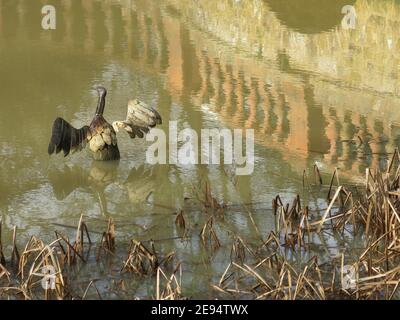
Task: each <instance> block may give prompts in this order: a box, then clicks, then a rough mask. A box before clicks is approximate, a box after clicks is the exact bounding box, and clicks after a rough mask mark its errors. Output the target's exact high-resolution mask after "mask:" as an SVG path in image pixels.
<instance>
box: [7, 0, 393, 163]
mask: <svg viewBox="0 0 400 320" xmlns="http://www.w3.org/2000/svg"><path fill="white" fill-rule="evenodd" d="M72 1H73V0H63V1H61V5H60V6H61V8H59V9H58V10H62V12H63V15H64V17H72V16H74V15H75V13H76V11H80V12H81V14H82V17H83V19H84V20H83V21H82V22H81V23H82V26H80V27H81V28H84V30H86V31H85V33H84V34H83V35H76V34H75V33H74V28H73V27H74V26H73V22H74V21H73V19H67V18H64V19H63V24H64V26H63V27H61V28H60V30H57V31H56V32H59V34H56V35H58V36H60V38H61V39H62V41H63V45H70V46H71V47H73V48H74V50H76V52H77V53H79V50H81V52H82V54H84V55H87V56H89V57H92V56H93V57H96V56H97V55H105V56H106V57H109V58H111V59H113V61H114V60H116V61H118V62H120V63H121V64H122V65H127V66H130V65H131V64H134V65H135V67H137V68H141V69H142V71H144V72H147V73H151V74H152V75H155V76H157V77H159V78H160V79H162V81H160V86H165V88H166V89H167V91H168V92H169V94H170V95H171V97H172V99H173V100H175V101H176V102H181V103H182V101H183V99H184V100H185V102H187V101H190V102H191V104H192V105H193V106H194V107H199V106H200V105H201V104H203V103H208V104H210V106H211V109H212V111H214V112H215V113H216V114H218V116H219V117H220V119H221V120H222V121H223V122H224V124H225V125H227V126H228V127H231V128H254V129H255V134H256V139H257V143H259V144H262V145H264V146H267V147H269V148H274V149H276V150H278V151H279V152H281V153H282V155H284V157H287V158H288V159H289V158H292V159H293V160H292V161H293V164H294V165H296V166H298V165H299V160H300V161H304V166H305V161H306V160H307V158H314V157H315V156H316V155H317V156H320V157H322V156H321V153H324V155H323V158H324V159H326V161H328V162H330V163H331V165H332V167H334V166H336V165H341V164H342V163H344V162H346V166H347V167H350V168H352V167H353V166H357V163H359V162H358V161H357V156H356V155H357V152H359V151H357V150H356V151H355V150H354V145H353V144H351V143H350V142H343V140H348V141H357V139H358V136H360V137H361V138H362V140H363V141H364V140H365V141H369V140H371V141H370V143H369V144H368V147H369V150H370V152H372V153H373V154H374V155H373V156H372V162H373V164H377V163H378V160H379V154H381V153H384V152H390V151H391V150H393V147H394V146H395V143H394V139H395V138H396V137H397V134H398V133H397V131H396V130H394V129H393V128H394V126H393V119H400V118H399V117H400V114H398V113H399V112H400V111H398V110H400V109H399V108H393V106H396V105H398V104H399V99H398V97H396V96H393V95H390V94H386V95H382V94H381V92H380V91H387V92H389V93H390V92H396V90H398V89H397V88H398V87H400V86H397V87H396V86H394V84H395V83H397V82H398V80H397V79H396V77H395V76H396V72H395V71H394V70H392V66H393V63H396V61H397V60H396V57H394V55H395V54H394V52H395V51H396V50H395V49H396V48H397V43H396V41H395V40H393V43H392V48H393V50H392V51H390V50H389V51H388V50H386V49H384V45H385V44H384V43H381V40H380V38H379V37H381V36H382V34H385V35H388V36H391V35H393V36H394V35H395V34H397V32H398V28H397V22H396V19H397V17H396V16H395V15H394V14H391V16H390V17H389V18H388V19H387V21H385V24H384V26H383V27H382V26H381V25H380V26H379V27H377V25H376V24H379V23H381V22H382V21H381V20H380V18H379V17H381V16H380V15H382V14H384V12H385V11H384V9H382V8H383V7H384V5H383V4H381V5H378V4H376V3H377V2H371V1H368V0H362V1H359V2H357V11H358V14H359V17H360V22H359V23H360V24H361V25H365V26H366V28H367V29H366V33H365V37H366V39H370V40H371V42H362V41H364V40H362V39H361V38H355V36H354V35H352V33H349V32H347V33H345V32H344V31H342V30H337V31H334V32H331V33H324V34H319V35H313V36H310V35H301V34H298V33H296V32H294V31H291V30H289V29H288V28H286V27H284V26H282V25H281V24H280V23H279V20H277V19H276V18H274V13H272V12H270V11H268V8H267V7H266V6H264V5H262V3H263V2H261V1H249V2H247V3H248V4H247V5H246V6H245V7H244V8H243V7H241V6H243V5H244V4H243V3H244V2H241V3H240V4H239V5H237V7H233V5H232V3H234V2H232V1H227V0H226V1H225V0H221V1H205V0H200V1H196V2H193V1H188V0H182V1H181V0H180V1H178V0H168V1H166V3H167V4H169V5H173V8H175V9H173V8H172V9H171V8H169V7H167V6H165V3H163V4H160V3H158V2H157V1H145V0H140V1H135V2H132V3H133V4H135V5H132V6H131V4H130V3H131V2H130V1H123V2H119V1H93V2H92V1H88V2H86V1H80V2H79V3H78V4H76V3H75V5H72ZM366 3H368V4H370V5H369V6H368V7H367V6H365V5H364V4H366ZM77 6H81V7H77ZM1 8H2V6H0V10H1ZM242 9H243V10H242ZM394 9H395V10H394V11H395V12H399V13H400V7H399V6H398V5H394ZM99 10H100V11H101V12H102V14H103V15H104V17H102V18H101V19H99V14H98V12H99ZM239 10H240V14H239ZM17 11H18V12H19V14H21V16H23V14H24V13H23V12H24V4H23V2H22V1H20V2H19V4H18V9H17ZM2 14H4V12H2V11H0V22H1V21H3V20H2ZM16 21H20V22H21V21H23V19H21V18H19V19H17V20H16ZM16 23H18V22H16ZM0 25H2V24H1V23H0ZM235 25H236V27H233V26H235ZM376 27H377V28H376ZM205 28H207V30H206V31H207V33H205V32H204V30H205ZM382 28H384V29H382ZM104 30H106V33H107V36H104V34H103V33H104ZM374 30H378V31H379V32H381V33H376V34H374V32H378V31H374ZM23 31H24V28H19V29H18V32H19V34H18V37H20V38H22V39H23V38H24V37H27V35H25V34H24V32H23ZM383 31H385V32H386V31H387V32H386V33H383ZM395 31H396V33H395ZM100 33H101V34H100ZM235 35H236V37H235ZM237 35H239V36H237ZM82 36H83V37H84V38H83V43H84V45H83V46H77V45H76V43H77V39H80V38H79V37H82ZM1 37H2V30H0V38H1ZM215 38H217V39H218V38H220V39H223V40H226V42H225V43H224V42H221V41H216V40H215ZM43 41H44V40H43ZM45 41H52V40H51V39H50V40H49V39H48V38H45ZM229 43H233V44H234V46H232V45H230V44H229ZM385 43H386V42H385ZM386 44H387V43H386ZM123 45H126V48H127V49H125V47H124V46H123ZM361 45H364V47H363V48H365V50H364V49H363V50H361V49H360V47H361ZM237 47H241V48H242V49H243V50H239V51H238V50H236V48H237ZM282 50H284V52H285V54H286V55H287V57H288V61H289V62H288V63H289V66H285V67H283V66H281V65H277V64H276V60H277V57H278V55H281V54H282ZM254 54H257V55H258V58H255V57H254ZM349 56H351V57H353V58H352V59H350V58H349ZM389 57H390V58H393V57H394V60H393V61H392V60H391V61H392V62H390V63H389V64H387V66H386V67H384V66H385V63H386V60H385V59H389ZM296 67H298V68H296ZM300 67H301V68H300ZM349 70H350V71H351V72H350V71H349ZM310 71H311V72H310ZM391 72H392V73H393V75H391V76H389V74H390V73H391ZM354 79H357V80H361V81H360V82H359V81H354ZM335 80H339V81H338V82H336V81H335ZM378 80H379V81H378ZM378 82H379V84H378ZM338 83H339V85H338ZM375 84H376V86H375ZM366 85H371V86H372V88H373V89H371V88H366ZM374 90H375V91H374ZM349 112H350V113H351V115H350V116H346V114H348V113H349ZM353 126H354V127H356V128H353ZM369 134H370V135H371V136H369ZM385 139H387V140H388V142H387V143H385V142H384V140H385ZM318 152H319V153H318ZM354 152H356V153H354ZM360 155H361V154H360ZM338 161H339V162H338ZM340 161H341V162H340ZM355 170H356V169H355ZM357 170H358V169H357Z"/></svg>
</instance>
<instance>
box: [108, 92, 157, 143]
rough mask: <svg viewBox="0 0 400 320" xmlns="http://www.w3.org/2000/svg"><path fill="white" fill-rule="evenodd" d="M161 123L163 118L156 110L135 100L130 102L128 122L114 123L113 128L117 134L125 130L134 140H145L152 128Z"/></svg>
mask: <svg viewBox="0 0 400 320" xmlns="http://www.w3.org/2000/svg"><path fill="white" fill-rule="evenodd" d="M161 123H162V120H161V116H160V114H159V113H158V112H157V111H156V110H155V109H153V108H151V107H149V106H148V105H146V104H145V103H144V102H141V101H139V100H137V99H135V100H130V101H129V102H128V114H127V116H126V120H124V121H115V122H113V128H114V130H115V131H116V132H118V131H119V129H124V130H125V131H126V132H128V134H129V136H130V137H131V138H132V139H133V138H135V137H139V138H143V137H144V135H145V134H146V133H148V132H149V131H150V129H151V128H154V127H155V126H156V125H157V124H161Z"/></svg>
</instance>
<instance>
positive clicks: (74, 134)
mask: <svg viewBox="0 0 400 320" xmlns="http://www.w3.org/2000/svg"><path fill="white" fill-rule="evenodd" d="M90 137H91V133H90V128H89V127H88V126H84V127H82V128H80V129H76V128H74V127H73V126H71V125H70V124H69V123H68V122H67V121H65V120H64V119H63V118H57V119H56V120H55V121H54V123H53V129H52V133H51V138H50V143H49V147H48V153H49V154H50V155H51V154H53V153H54V152H56V153H59V152H60V151H63V152H64V156H65V157H66V156H67V155H68V154H70V153H73V152H75V151H80V150H82V149H83V148H84V147H85V146H86V143H87V142H88V139H90Z"/></svg>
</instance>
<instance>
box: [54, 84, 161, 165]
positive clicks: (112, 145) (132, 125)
mask: <svg viewBox="0 0 400 320" xmlns="http://www.w3.org/2000/svg"><path fill="white" fill-rule="evenodd" d="M96 90H97V92H98V95H99V100H98V104H97V108H96V114H95V116H94V118H93V120H92V122H91V123H90V125H89V126H83V127H82V128H80V129H76V128H74V127H73V126H72V125H70V124H69V123H68V122H67V121H66V120H64V119H63V118H57V119H56V120H55V121H54V124H53V129H52V134H51V138H50V143H49V147H48V153H49V154H50V155H51V154H53V153H54V152H55V153H59V152H61V151H63V153H64V156H65V157H66V156H68V155H69V154H71V153H74V152H76V151H80V150H82V149H84V148H85V147H86V145H87V144H89V148H90V150H91V151H92V154H93V158H94V159H95V160H101V161H107V160H119V158H120V153H119V149H118V143H117V135H116V133H117V132H118V131H119V129H124V130H125V131H126V132H127V133H128V134H129V136H130V137H131V138H135V137H139V138H143V137H144V135H145V134H146V133H148V132H149V131H150V128H153V127H155V126H156V125H157V124H161V123H162V120H161V116H160V114H159V113H158V112H157V111H156V110H155V109H153V108H151V107H149V106H147V105H146V104H145V103H143V102H140V101H138V100H130V101H129V102H128V114H127V117H126V119H125V120H123V121H115V122H113V124H112V125H111V124H110V123H108V122H107V120H106V119H105V118H104V117H103V113H104V107H105V101H106V100H105V99H106V95H107V90H106V89H105V88H103V87H97V88H96Z"/></svg>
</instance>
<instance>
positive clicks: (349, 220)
mask: <svg viewBox="0 0 400 320" xmlns="http://www.w3.org/2000/svg"><path fill="white" fill-rule="evenodd" d="M399 163H400V156H399V152H398V151H397V150H396V151H395V152H394V154H393V157H392V158H391V160H390V161H388V164H387V169H386V171H380V170H378V169H377V170H374V171H373V172H372V171H371V170H369V169H367V170H366V180H365V186H364V190H358V189H357V188H354V187H351V186H350V187H348V186H344V185H340V184H339V180H338V179H336V181H337V185H336V186H334V184H333V182H334V180H335V177H336V178H337V174H338V172H337V170H335V172H334V174H333V176H332V178H331V182H330V185H329V190H328V194H327V208H326V209H325V211H324V212H323V214H322V216H321V215H318V214H314V215H313V217H311V215H310V214H309V213H310V209H309V208H308V207H307V206H302V205H301V201H300V197H299V196H297V197H296V198H295V199H294V201H293V203H292V205H290V204H283V202H282V200H281V198H280V197H279V196H277V197H276V198H275V199H274V200H273V212H274V214H275V217H276V230H275V231H276V233H275V232H271V233H270V234H269V236H268V237H267V239H266V240H265V241H264V242H263V243H262V244H260V245H259V246H258V247H254V245H253V247H252V245H250V244H246V243H245V242H244V241H243V240H242V239H241V238H235V239H234V240H233V244H232V249H231V263H230V264H229V265H228V267H227V268H226V270H225V272H224V273H223V275H222V277H221V279H220V281H219V283H218V284H215V285H214V288H215V289H216V290H218V291H219V292H221V293H224V294H229V295H233V296H246V295H247V296H250V297H253V298H256V299H332V298H349V299H382V298H384V299H392V298H395V297H397V295H398V287H399V284H400V250H399V249H400V237H399V230H400V216H399V215H400V166H399ZM314 172H315V175H316V176H317V177H318V179H317V180H316V183H319V184H320V185H322V178H321V175H320V173H319V170H318V168H314ZM334 190H335V192H334V195H333V196H331V195H332V193H333V192H332V191H334ZM314 217H317V218H314ZM327 232H330V233H338V234H341V235H344V234H345V233H350V234H352V235H353V236H355V235H361V238H363V239H365V242H364V243H365V248H364V250H363V251H362V253H361V254H359V255H357V256H354V257H351V256H349V255H346V256H345V254H344V253H342V254H341V255H340V256H339V257H333V258H332V259H331V260H330V261H325V262H323V263H320V264H319V263H318V259H316V258H312V259H311V260H309V261H307V262H306V263H304V262H299V260H300V261H301V260H302V259H301V258H299V256H297V259H296V261H291V260H290V259H288V257H290V256H291V255H290V254H288V252H287V250H288V249H290V250H291V252H292V253H293V252H297V254H300V257H301V256H302V255H303V257H305V255H306V254H310V251H309V250H310V249H309V247H310V245H312V241H313V239H315V238H314V237H315V236H320V235H321V234H323V233H327ZM346 260H347V261H346Z"/></svg>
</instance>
